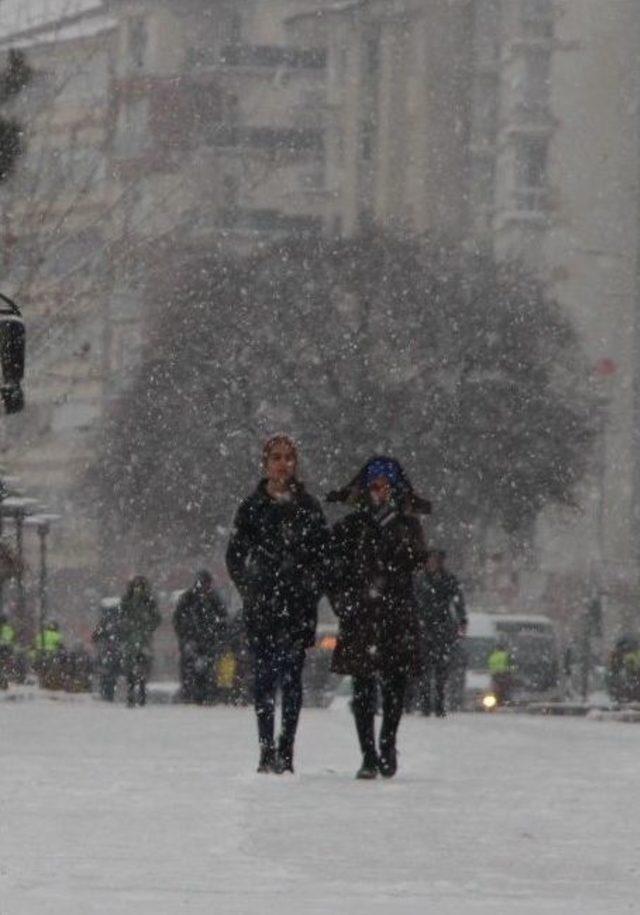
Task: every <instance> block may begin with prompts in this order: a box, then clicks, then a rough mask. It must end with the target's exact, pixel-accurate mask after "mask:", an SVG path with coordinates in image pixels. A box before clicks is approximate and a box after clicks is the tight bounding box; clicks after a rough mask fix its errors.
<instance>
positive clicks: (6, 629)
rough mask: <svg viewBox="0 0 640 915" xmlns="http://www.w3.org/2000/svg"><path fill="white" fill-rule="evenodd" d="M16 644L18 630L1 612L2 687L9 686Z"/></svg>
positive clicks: (0, 683) (0, 676)
mask: <svg viewBox="0 0 640 915" xmlns="http://www.w3.org/2000/svg"><path fill="white" fill-rule="evenodd" d="M15 644H16V631H15V629H14V628H13V626H12V625H11V623H10V622H9V620H8V619H7V617H6V616H5V615H4V613H1V614H0V689H8V688H9V671H10V669H11V666H12V662H13V656H14V652H15Z"/></svg>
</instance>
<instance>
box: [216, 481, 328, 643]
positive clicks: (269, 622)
mask: <svg viewBox="0 0 640 915" xmlns="http://www.w3.org/2000/svg"><path fill="white" fill-rule="evenodd" d="M328 542H329V533H328V530H327V525H326V521H325V518H324V514H323V512H322V509H321V508H320V504H319V503H318V502H317V500H316V499H314V498H313V497H312V496H310V495H309V493H308V492H307V491H306V490H305V488H304V486H303V485H302V484H301V483H297V482H296V483H295V484H294V485H293V486H292V488H291V492H290V498H289V499H286V500H275V499H272V498H271V497H270V496H269V494H268V492H267V481H266V480H262V481H261V483H260V484H259V486H258V488H257V490H256V491H255V492H254V493H253V495H251V496H249V498H248V499H245V501H244V502H243V503H242V504H241V505H240V508H239V509H238V512H237V514H236V518H235V522H234V527H233V531H232V534H231V538H230V540H229V546H228V548H227V568H228V570H229V575H230V576H231V579H232V581H233V583H234V584H235V586H236V587H237V589H238V591H239V592H240V595H241V597H242V601H243V615H244V621H245V628H246V632H247V638H248V639H249V642H250V643H251V644H252V646H253V647H254V648H260V647H261V646H266V645H268V644H269V643H271V644H273V643H274V642H276V641H278V642H281V641H286V642H289V643H291V644H293V643H298V642H301V643H302V644H303V645H304V646H305V647H309V646H311V645H313V643H314V641H315V630H316V624H317V618H318V601H319V600H320V597H321V596H322V593H323V591H324V588H325V579H326V569H327V547H328Z"/></svg>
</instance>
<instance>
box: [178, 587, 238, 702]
mask: <svg viewBox="0 0 640 915" xmlns="http://www.w3.org/2000/svg"><path fill="white" fill-rule="evenodd" d="M173 628H174V629H175V632H176V637H177V639H178V646H179V649H180V680H181V693H182V700H183V702H195V703H196V704H198V705H202V704H203V703H205V702H213V701H214V699H215V693H216V679H215V676H216V660H217V658H218V656H219V654H220V651H221V648H222V645H223V642H224V639H225V634H226V629H227V610H226V608H225V606H224V604H223V602H222V598H221V597H220V595H219V594H218V592H217V591H216V590H215V588H214V587H213V576H212V575H211V572H209V571H208V569H201V570H200V571H199V572H198V573H197V574H196V577H195V581H194V583H193V586H192V587H191V588H189V590H188V591H185V592H184V594H182V595H181V597H180V599H179V601H178V605H177V607H176V609H175V613H174V614H173Z"/></svg>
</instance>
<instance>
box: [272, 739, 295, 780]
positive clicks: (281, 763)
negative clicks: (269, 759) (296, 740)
mask: <svg viewBox="0 0 640 915" xmlns="http://www.w3.org/2000/svg"><path fill="white" fill-rule="evenodd" d="M274 772H277V773H278V775H282V774H283V773H284V772H291V773H292V774H293V744H291V743H288V742H286V741H283V740H280V741H279V742H278V752H277V753H276V760H275V765H274Z"/></svg>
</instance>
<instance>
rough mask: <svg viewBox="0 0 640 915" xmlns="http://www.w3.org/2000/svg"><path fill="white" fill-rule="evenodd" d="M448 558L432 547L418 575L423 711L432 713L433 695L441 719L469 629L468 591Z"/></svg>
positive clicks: (420, 698) (416, 585)
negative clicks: (457, 656) (455, 660)
mask: <svg viewBox="0 0 640 915" xmlns="http://www.w3.org/2000/svg"><path fill="white" fill-rule="evenodd" d="M445 559H446V553H445V551H444V550H429V552H428V553H427V558H426V562H425V564H424V567H423V568H421V569H420V570H419V571H418V573H417V574H416V577H415V590H416V600H417V604H418V615H419V618H420V629H421V639H420V641H421V647H422V671H421V674H420V678H419V681H418V703H419V707H420V710H421V711H422V714H423V715H430V714H431V711H432V698H433V700H434V701H433V711H434V712H435V714H436V715H437V716H438V717H439V718H444V716H445V714H446V709H445V692H446V686H447V677H448V676H449V672H450V670H451V665H452V660H453V656H454V653H455V650H456V647H457V646H458V645H459V642H460V640H461V639H462V638H463V636H464V633H465V632H466V629H467V612H466V608H465V603H464V594H463V593H462V588H461V587H460V583H459V582H458V579H457V578H456V576H455V575H452V574H451V572H449V571H448V569H447V568H446V567H445ZM432 681H433V685H434V686H435V695H434V694H433V693H434V691H433V690H432Z"/></svg>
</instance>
